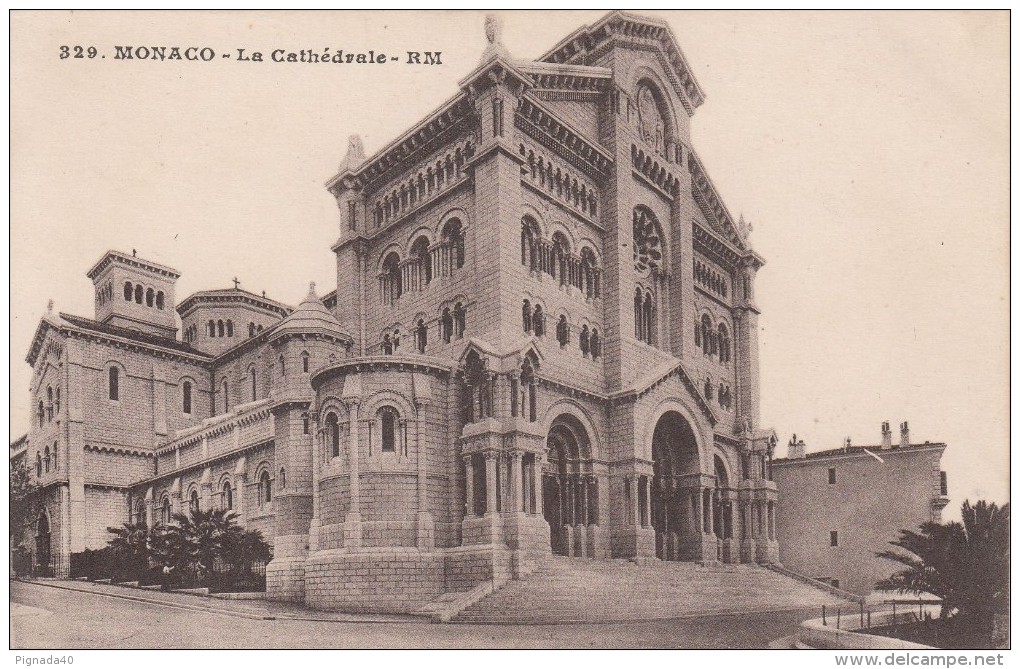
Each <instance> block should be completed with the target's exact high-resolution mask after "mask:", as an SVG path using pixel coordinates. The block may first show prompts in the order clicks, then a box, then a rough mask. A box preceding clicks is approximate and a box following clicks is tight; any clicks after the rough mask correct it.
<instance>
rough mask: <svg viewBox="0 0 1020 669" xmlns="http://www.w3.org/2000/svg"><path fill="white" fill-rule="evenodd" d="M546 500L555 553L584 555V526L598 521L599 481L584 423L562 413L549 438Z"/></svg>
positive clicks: (552, 427)
mask: <svg viewBox="0 0 1020 669" xmlns="http://www.w3.org/2000/svg"><path fill="white" fill-rule="evenodd" d="M546 449H547V450H546V464H545V468H544V471H543V475H542V503H543V506H544V508H543V513H544V516H545V520H546V522H548V523H549V535H550V536H549V540H550V544H551V546H552V552H553V553H555V554H557V555H582V554H584V553H585V552H586V551H585V550H584V549H583V548H582V540H583V539H584V538H585V537H586V534H584V533H582V531H581V529H580V528H582V527H587V526H588V525H597V524H598V482H597V479H595V477H594V476H593V475H592V468H591V444H590V442H589V440H588V433H587V431H586V430H585V429H584V426H583V425H581V422H580V421H579V420H577V418H575V417H574V416H571V415H570V414H563V415H561V416H558V417H557V418H556V419H555V420H554V421H553V423H552V426H551V427H550V428H549V436H548V438H547V439H546Z"/></svg>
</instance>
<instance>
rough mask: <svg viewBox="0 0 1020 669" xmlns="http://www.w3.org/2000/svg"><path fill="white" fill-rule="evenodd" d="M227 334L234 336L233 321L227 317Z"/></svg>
mask: <svg viewBox="0 0 1020 669" xmlns="http://www.w3.org/2000/svg"><path fill="white" fill-rule="evenodd" d="M227 336H228V337H233V336H234V321H232V320H229V319H228V320H227Z"/></svg>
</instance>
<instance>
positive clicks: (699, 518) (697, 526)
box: [691, 489, 705, 534]
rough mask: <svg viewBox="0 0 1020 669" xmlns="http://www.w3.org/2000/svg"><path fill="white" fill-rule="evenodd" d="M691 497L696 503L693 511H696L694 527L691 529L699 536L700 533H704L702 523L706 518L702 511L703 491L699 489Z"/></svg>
mask: <svg viewBox="0 0 1020 669" xmlns="http://www.w3.org/2000/svg"><path fill="white" fill-rule="evenodd" d="M691 497H692V499H693V501H694V510H693V511H694V527H692V528H691V529H692V530H693V531H694V533H695V534H697V533H698V532H703V531H704V530H703V529H702V522H703V521H704V519H705V516H704V515H703V512H702V509H701V502H702V499H701V490H700V489H699V490H698V491H697V492H695V493H694V494H693V495H692V496H691Z"/></svg>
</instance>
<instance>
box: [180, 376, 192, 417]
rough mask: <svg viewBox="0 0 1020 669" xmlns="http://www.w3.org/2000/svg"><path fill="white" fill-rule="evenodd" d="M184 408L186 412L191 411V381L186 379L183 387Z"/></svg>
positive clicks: (182, 401)
mask: <svg viewBox="0 0 1020 669" xmlns="http://www.w3.org/2000/svg"><path fill="white" fill-rule="evenodd" d="M181 404H182V410H183V411H184V413H186V414H190V413H191V381H185V382H184V385H183V386H182V388H181Z"/></svg>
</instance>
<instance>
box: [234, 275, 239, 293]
mask: <svg viewBox="0 0 1020 669" xmlns="http://www.w3.org/2000/svg"><path fill="white" fill-rule="evenodd" d="M240 286H241V282H240V280H238V278H237V277H236V276H235V277H234V290H237V289H238V288H240Z"/></svg>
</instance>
